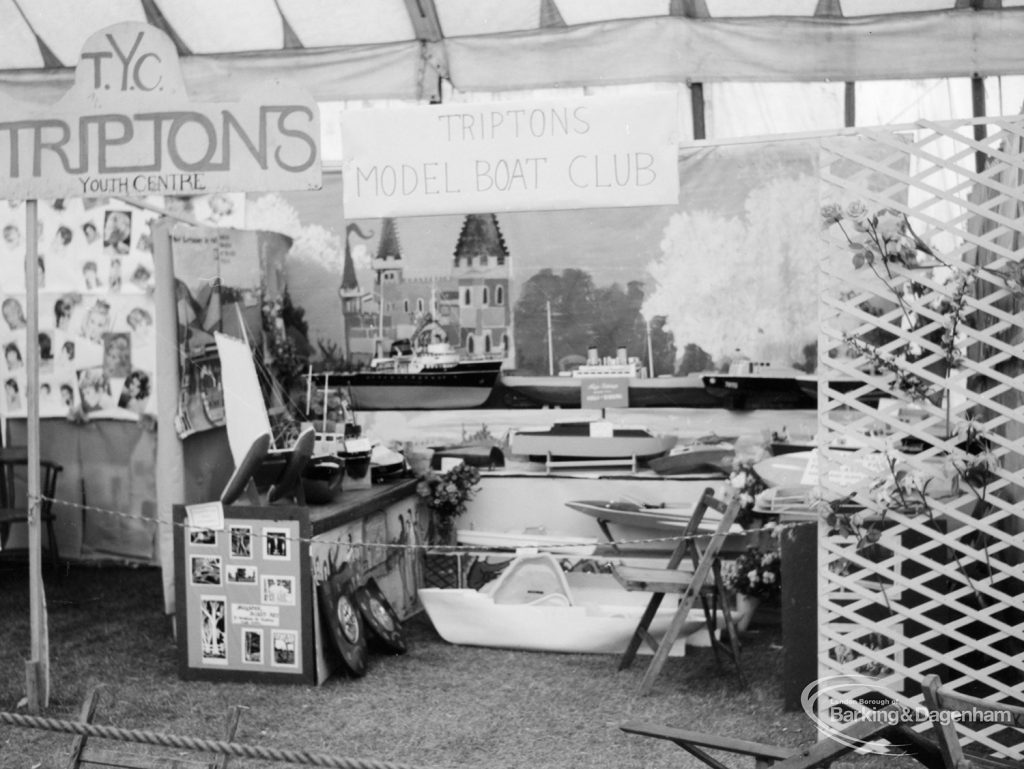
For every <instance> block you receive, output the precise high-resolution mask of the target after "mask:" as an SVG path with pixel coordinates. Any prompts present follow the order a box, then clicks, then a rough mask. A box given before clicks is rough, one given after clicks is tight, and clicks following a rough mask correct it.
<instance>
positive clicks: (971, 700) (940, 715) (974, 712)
mask: <svg viewBox="0 0 1024 769" xmlns="http://www.w3.org/2000/svg"><path fill="white" fill-rule="evenodd" d="M921 689H922V691H923V693H924V701H925V704H926V705H927V706H928V709H929V711H930V714H929V717H930V718H931V721H932V730H933V732H934V734H935V739H936V741H937V742H938V743H939V749H940V750H941V751H942V758H943V761H944V762H945V766H946V769H988V768H989V767H1018V769H1019V768H1020V767H1022V766H1024V762H1021V761H1012V760H1010V759H1002V758H998V757H989V756H981V755H974V754H970V755H969V754H967V753H965V751H964V749H963V747H962V746H961V744H960V738H959V736H958V735H957V731H956V723H957V721H958V720H959V719H961V718H962V717H963V715H964V714H965V713H970V714H971V716H972V719H971V720H975V721H984V722H985V723H992V724H998V725H1000V726H1006V727H1007V728H1008V729H1010V730H1018V732H1017V741H1018V745H1017V747H1018V748H1019V747H1020V744H1021V743H1022V742H1024V707H1021V706H1019V705H1007V704H1002V703H995V702H991V701H990V700H984V699H981V698H979V697H971V696H969V695H966V694H958V693H956V692H954V691H952V690H951V689H949V688H947V687H944V686H943V685H942V682H941V681H940V680H939V677H938V676H936V675H928V676H925V677H924V679H923V680H922V681H921Z"/></svg>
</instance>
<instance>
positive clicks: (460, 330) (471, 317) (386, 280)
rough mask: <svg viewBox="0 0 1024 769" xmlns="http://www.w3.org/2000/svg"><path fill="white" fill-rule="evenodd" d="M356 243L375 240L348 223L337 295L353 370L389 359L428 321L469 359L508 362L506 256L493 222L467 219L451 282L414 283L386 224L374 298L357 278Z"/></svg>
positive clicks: (447, 277) (485, 217)
mask: <svg viewBox="0 0 1024 769" xmlns="http://www.w3.org/2000/svg"><path fill="white" fill-rule="evenodd" d="M353 235H356V236H358V237H360V238H363V239H364V240H365V239H369V238H371V237H373V233H365V232H364V231H363V230H362V229H361V228H360V226H359V225H358V224H355V223H350V224H349V225H348V226H347V228H346V233H345V263H344V268H343V273H342V282H341V288H340V291H339V293H340V296H341V303H342V317H343V320H344V350H345V352H346V356H347V358H348V361H349V362H350V364H355V365H359V364H365V363H368V362H369V361H370V360H372V359H373V358H375V357H381V356H386V355H388V354H389V351H390V349H391V344H392V343H394V342H396V341H398V340H403V339H410V338H412V337H413V336H414V335H415V332H416V330H417V329H418V328H420V327H422V326H423V325H424V324H425V323H426V322H429V321H431V320H432V321H434V322H435V323H437V324H438V325H440V326H441V328H442V329H443V330H444V332H445V333H446V334H447V337H448V341H449V342H450V343H451V344H452V346H454V347H455V348H457V349H458V350H459V351H460V353H461V354H462V355H463V356H464V357H467V358H509V357H511V354H512V350H513V349H514V347H513V344H512V310H511V308H510V301H509V283H510V272H511V270H510V264H509V253H508V248H507V246H506V244H505V239H504V237H503V236H502V234H501V229H500V227H499V225H498V220H497V217H496V216H495V215H494V214H469V215H467V216H466V218H465V220H464V221H463V225H462V229H461V231H460V233H459V237H458V240H457V242H456V244H455V249H454V259H453V262H452V264H451V271H450V272H449V273H448V274H442V275H437V276H431V277H415V278H410V277H406V275H405V273H404V264H403V261H404V260H403V254H402V245H401V242H400V240H399V236H398V229H397V227H396V224H395V220H394V219H390V218H388V219H384V220H383V221H382V223H381V234H380V240H379V242H378V246H377V253H376V255H375V256H374V257H373V258H372V261H371V269H372V270H373V272H374V275H375V278H374V284H373V286H372V289H371V290H369V291H367V290H365V289H364V288H363V287H362V286H361V285H360V283H359V280H358V277H357V274H356V269H355V263H354V260H353V258H352V249H351V245H350V240H351V238H352V236H353Z"/></svg>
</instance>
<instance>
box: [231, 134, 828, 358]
mask: <svg viewBox="0 0 1024 769" xmlns="http://www.w3.org/2000/svg"><path fill="white" fill-rule="evenodd" d="M816 164H817V150H816V149H815V147H814V146H813V144H811V143H805V142H799V141H792V142H775V143H759V144H751V145H736V146H724V147H702V148H696V149H692V150H684V151H683V152H682V153H681V156H680V177H681V180H680V193H681V194H680V201H681V202H680V204H679V205H678V206H654V207H642V208H622V209H602V210H580V211H538V212H526V213H500V212H498V213H496V214H493V215H476V216H433V217H407V218H401V219H377V220H358V221H354V222H346V221H345V219H344V215H343V211H342V207H341V186H340V179H339V177H338V176H336V175H330V174H328V175H327V176H326V177H325V185H324V189H323V190H322V191H321V192H318V193H287V194H286V195H280V196H278V195H271V196H263V197H260V198H257V199H254V200H253V201H252V202H251V203H250V205H249V210H250V211H251V212H253V213H254V216H253V217H252V218H250V219H249V224H250V226H252V225H253V223H254V222H255V221H259V222H260V226H263V227H267V228H270V229H281V231H284V232H287V233H288V234H290V235H292V236H293V237H294V238H295V246H294V247H293V250H292V252H291V254H290V257H289V267H288V269H289V286H290V289H291V293H292V300H293V301H294V302H295V303H296V304H298V305H301V306H302V307H303V308H304V309H305V320H306V322H307V323H308V333H309V337H310V342H311V344H313V346H314V348H315V349H316V348H317V347H319V351H320V352H321V353H327V352H329V353H332V354H335V355H337V356H339V357H340V358H343V359H345V360H346V361H349V362H353V363H358V362H365V360H367V359H368V358H369V356H370V355H372V354H373V353H374V352H375V351H379V350H380V349H381V345H380V344H379V343H378V342H377V340H380V339H381V338H383V339H384V340H385V342H386V343H387V342H388V341H389V340H392V339H394V338H396V337H400V336H402V335H403V334H406V333H407V332H408V331H409V330H410V329H411V328H414V327H415V326H416V324H417V323H418V322H420V321H421V320H422V318H423V317H424V315H426V314H427V312H428V311H430V312H431V314H433V315H438V314H439V315H441V316H442V318H441V320H442V325H446V328H447V329H448V330H449V332H450V335H452V336H453V337H454V338H453V339H452V341H453V343H454V344H456V345H458V346H460V349H461V350H462V352H463V353H464V354H469V353H474V354H484V353H488V352H489V353H491V354H501V355H503V356H504V357H506V358H507V359H508V363H507V364H506V368H515V369H517V370H518V371H520V372H522V373H534V374H546V373H548V372H549V370H551V371H556V372H557V371H558V370H562V369H565V368H567V367H569V366H571V365H573V364H574V363H577V362H579V361H580V360H582V359H583V357H584V356H585V355H586V354H587V350H588V348H589V347H592V346H593V347H596V348H597V349H598V352H599V354H600V355H601V356H612V355H614V354H616V352H617V350H618V349H619V348H623V347H624V348H626V350H627V353H628V355H629V356H631V357H632V356H635V357H638V358H640V359H641V360H643V361H645V362H646V361H647V357H648V350H649V351H650V353H651V355H652V357H653V364H654V366H653V368H654V372H655V374H656V375H660V374H677V373H688V372H692V371H700V370H705V369H710V368H718V367H721V366H723V365H727V363H728V361H729V360H730V359H731V358H733V357H735V356H736V355H739V354H741V355H744V356H746V357H750V358H753V359H756V360H763V361H770V362H772V363H773V364H775V365H780V366H795V367H799V368H812V367H813V365H814V340H815V327H814V324H815V302H814V297H815V271H814V263H815V255H816V253H817V249H819V248H820V237H821V236H820V232H819V229H818V224H817V219H816V203H815V201H816V194H817V193H816V184H817V182H816V178H817V177H816ZM346 257H347V258H346ZM346 263H348V265H349V266H348V268H347V269H346ZM549 317H550V325H549V320H548V318H549ZM503 323H508V325H507V327H506V326H503V325H502V324H503ZM549 328H550V337H551V354H550V356H549V346H548V334H549ZM648 334H650V344H648V337H647V335H648ZM383 349H384V350H385V351H386V349H387V344H385V345H384V346H383ZM549 357H550V360H549Z"/></svg>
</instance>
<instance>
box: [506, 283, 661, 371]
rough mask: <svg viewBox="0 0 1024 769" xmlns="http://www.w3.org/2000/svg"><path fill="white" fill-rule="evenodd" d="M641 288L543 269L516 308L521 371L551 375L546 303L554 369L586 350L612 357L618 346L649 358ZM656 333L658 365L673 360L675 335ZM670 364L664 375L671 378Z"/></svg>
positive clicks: (526, 287) (653, 342)
mask: <svg viewBox="0 0 1024 769" xmlns="http://www.w3.org/2000/svg"><path fill="white" fill-rule="evenodd" d="M643 301H644V291H643V284H642V283H641V282H639V281H630V283H629V285H628V286H627V287H626V289H625V290H623V288H622V287H621V286H620V285H618V284H617V283H615V284H612V285H610V286H604V287H597V286H595V285H594V281H593V278H592V277H591V276H590V274H589V273H587V272H584V271H583V270H579V269H575V268H571V269H566V270H563V271H562V272H561V274H556V273H555V272H553V271H552V270H551V269H548V268H545V269H543V270H541V271H540V272H538V273H536V274H535V275H533V276H532V277H531V278H530V279H529V280H527V281H526V283H525V284H524V285H523V287H522V291H521V293H520V295H519V300H518V301H517V302H516V306H515V328H516V360H517V361H518V363H519V368H521V369H522V370H524V371H530V372H534V373H538V374H541V373H547V372H548V303H549V302H550V305H551V338H552V347H553V353H554V354H553V357H554V360H555V362H556V365H555V370H556V372H557V370H558V369H559V366H558V362H559V361H561V360H563V359H572V360H579V361H582V360H583V359H584V356H585V355H586V353H587V350H588V348H590V347H596V348H597V350H598V354H599V355H601V356H611V355H614V354H615V353H616V351H617V350H618V349H619V348H620V347H625V348H626V352H627V355H629V356H631V357H634V356H635V357H637V358H640V359H641V360H646V359H647V336H646V334H647V330H646V322H645V320H644V316H643V315H642V314H641V312H640V308H641V306H642V305H643ZM658 328H659V333H658V334H652V336H651V345H652V348H653V351H654V357H655V360H656V361H666V360H670V361H674V360H675V345H674V344H673V341H672V336H671V334H667V333H665V332H664V320H663V319H662V320H661V321H660V323H659V325H658ZM671 370H672V366H671V365H668V364H666V365H665V367H664V368H662V369H660V372H661V373H669V372H670V371H671Z"/></svg>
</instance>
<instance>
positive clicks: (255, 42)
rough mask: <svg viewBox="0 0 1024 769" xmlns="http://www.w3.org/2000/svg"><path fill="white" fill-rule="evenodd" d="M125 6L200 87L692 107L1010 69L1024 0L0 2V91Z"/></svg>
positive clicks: (36, 97) (61, 81)
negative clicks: (770, 88) (646, 94)
mask: <svg viewBox="0 0 1024 769" xmlns="http://www.w3.org/2000/svg"><path fill="white" fill-rule="evenodd" d="M894 7H898V10H899V12H892V10H893V8H894ZM126 20H134V21H145V22H147V23H150V24H153V25H154V26H157V27H160V28H162V29H164V30H165V31H166V32H167V33H168V34H169V35H170V36H171V38H172V39H173V40H174V41H175V44H176V45H177V47H178V51H179V54H180V55H181V56H182V66H183V70H184V73H185V78H186V82H187V84H188V87H189V91H190V93H192V94H193V97H194V98H196V99H200V100H205V99H218V98H223V97H225V96H226V95H229V94H232V93H239V92H241V91H244V90H245V87H246V86H247V85H250V84H252V83H259V82H263V81H265V80H266V78H267V76H268V75H269V74H271V73H273V74H283V73H286V74H287V76H288V77H289V78H290V79H291V80H292V81H294V82H295V84H296V85H297V86H299V87H301V88H303V89H304V90H306V91H308V92H309V93H310V94H312V95H313V97H314V98H315V99H317V100H318V101H321V102H332V101H350V100H380V99H402V100H425V99H438V98H441V97H442V90H443V88H449V89H452V90H454V91H458V92H463V93H465V92H502V91H522V90H530V89H541V88H593V87H607V86H614V85H624V84H632V83H672V84H685V85H686V87H688V88H689V89H690V90H691V92H692V93H693V95H694V99H695V104H697V105H698V106H697V112H700V111H701V110H702V108H703V104H704V103H705V101H710V102H711V103H714V101H715V99H710V100H709V99H708V94H707V93H704V92H703V91H704V88H703V86H713V85H714V84H722V83H832V84H834V85H833V88H838V89H840V90H842V85H841V84H843V83H852V82H857V83H862V82H869V81H878V80H922V79H932V78H976V79H978V81H981V80H982V79H984V78H994V77H998V76H1016V75H1024V59H1022V58H1021V57H1020V55H1019V50H1018V45H1017V41H1018V40H1019V39H1020V38H1021V33H1022V32H1024V0H906V1H905V2H901V3H898V4H897V3H891V2H885V1H884V0H758V2H743V1H742V0H628V1H627V0H277V1H276V2H275V0H246V2H244V3H202V2H199V1H198V0H87V1H86V2H81V1H76V0H50V1H49V2H46V3H42V2H39V1H38V0H0V22H2V23H0V95H5V96H8V97H11V98H16V99H19V100H23V101H33V102H37V103H52V102H53V101H55V100H56V99H57V97H58V96H59V95H60V94H62V93H64V92H65V91H66V90H67V88H68V86H69V84H70V79H71V76H72V71H73V67H74V65H75V64H76V62H77V57H78V52H79V51H80V50H81V43H82V41H83V40H84V38H85V37H87V36H88V34H89V33H90V32H92V31H94V30H96V29H99V28H102V27H104V26H107V25H109V24H111V23H114V22H116V21H126ZM720 95H722V96H724V95H725V94H724V93H723V94H720ZM840 104H843V105H844V106H849V105H850V104H851V102H850V101H849V100H848V99H847V98H846V97H845V96H844V97H843V99H842V100H840ZM829 111H832V110H829ZM848 111H849V110H844V112H848ZM990 111H991V112H993V113H995V112H1002V111H1005V110H990ZM1010 111H1012V112H1017V111H1018V110H1017V109H1016V106H1014V108H1013V109H1012V110H1010ZM904 119H906V116H904ZM823 127H825V126H823ZM831 127H837V126H831ZM708 135H709V136H713V135H712V134H710V133H709V134H708ZM698 138H701V137H699V136H698Z"/></svg>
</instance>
